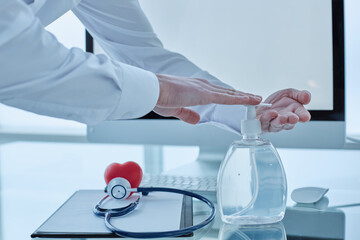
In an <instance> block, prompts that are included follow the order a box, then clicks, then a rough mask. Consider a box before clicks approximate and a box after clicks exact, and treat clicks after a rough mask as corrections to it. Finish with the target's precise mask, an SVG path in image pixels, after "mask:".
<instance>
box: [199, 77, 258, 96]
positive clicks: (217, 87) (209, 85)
mask: <svg viewBox="0 0 360 240" xmlns="http://www.w3.org/2000/svg"><path fill="white" fill-rule="evenodd" d="M196 80H198V81H200V82H202V83H203V87H204V88H206V89H208V90H211V91H214V92H221V93H226V94H229V95H239V96H243V95H247V96H252V97H261V96H259V95H255V94H252V93H245V92H242V91H238V90H236V89H233V88H227V87H223V86H221V85H216V84H213V83H211V82H209V81H207V80H204V79H201V78H196Z"/></svg>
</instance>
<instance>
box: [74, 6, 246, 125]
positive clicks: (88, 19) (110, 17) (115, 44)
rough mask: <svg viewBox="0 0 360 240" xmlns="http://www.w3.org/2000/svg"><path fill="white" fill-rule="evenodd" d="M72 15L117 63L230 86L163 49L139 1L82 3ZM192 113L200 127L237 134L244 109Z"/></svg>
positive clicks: (212, 106) (217, 108) (216, 107)
mask: <svg viewBox="0 0 360 240" xmlns="http://www.w3.org/2000/svg"><path fill="white" fill-rule="evenodd" d="M73 12H74V13H75V15H76V16H77V17H78V18H79V19H80V20H81V21H82V23H83V24H84V25H85V27H86V28H87V29H88V31H89V32H90V33H91V35H92V36H93V37H94V38H95V40H96V41H97V42H98V43H99V44H100V45H101V47H102V48H103V49H104V50H105V52H106V53H107V54H108V55H109V56H111V57H112V58H114V59H116V60H118V61H121V62H125V63H128V64H131V65H134V66H137V67H139V68H143V69H146V70H149V71H152V72H155V73H163V74H171V75H177V76H185V77H194V78H195V77H196V78H203V79H206V80H208V81H210V82H212V83H215V84H218V85H222V86H227V85H226V84H224V83H223V82H221V81H219V80H218V79H217V78H216V77H214V76H212V75H211V74H209V73H208V72H207V71H203V70H202V69H200V68H199V67H198V66H196V65H195V64H194V63H192V62H191V61H189V60H188V59H187V58H186V57H184V56H182V55H181V54H178V53H174V52H171V51H169V50H167V49H164V47H163V45H162V43H161V41H160V40H159V39H158V38H157V36H156V34H155V33H154V31H153V29H152V27H151V25H150V23H149V21H148V20H147V18H146V16H145V14H144V13H143V11H142V9H141V7H140V5H139V2H138V1H137V0H122V1H119V0H102V1H98V0H83V1H82V2H81V3H80V4H79V5H78V6H77V7H76V8H74V9H73ZM164 21H166V19H164ZM227 87H229V86H227ZM192 109H194V110H195V111H197V112H198V113H199V114H200V117H201V119H200V123H208V122H212V123H215V124H216V125H220V126H222V127H225V128H230V129H231V130H235V131H236V132H239V131H240V120H241V119H243V118H244V115H245V108H244V107H243V106H225V105H215V104H210V105H206V106H196V107H193V108H192Z"/></svg>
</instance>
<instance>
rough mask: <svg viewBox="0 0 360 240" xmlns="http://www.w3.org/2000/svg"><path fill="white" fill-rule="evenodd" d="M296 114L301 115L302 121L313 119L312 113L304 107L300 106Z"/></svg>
mask: <svg viewBox="0 0 360 240" xmlns="http://www.w3.org/2000/svg"><path fill="white" fill-rule="evenodd" d="M295 114H296V115H297V116H298V117H299V120H300V122H307V121H309V120H310V119H311V115H310V113H309V111H308V110H306V109H305V108H304V107H298V108H297V109H296V110H295Z"/></svg>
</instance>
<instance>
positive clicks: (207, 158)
mask: <svg viewBox="0 0 360 240" xmlns="http://www.w3.org/2000/svg"><path fill="white" fill-rule="evenodd" d="M227 150H228V149H227V148H224V147H208V146H206V147H204V146H200V149H199V156H198V158H197V159H196V160H195V161H193V162H191V163H189V164H185V165H183V166H181V167H179V168H176V169H173V170H170V171H166V172H164V174H167V175H175V176H193V177H216V176H217V174H218V170H219V167H220V164H221V161H222V160H223V159H224V157H225V154H226V152H227Z"/></svg>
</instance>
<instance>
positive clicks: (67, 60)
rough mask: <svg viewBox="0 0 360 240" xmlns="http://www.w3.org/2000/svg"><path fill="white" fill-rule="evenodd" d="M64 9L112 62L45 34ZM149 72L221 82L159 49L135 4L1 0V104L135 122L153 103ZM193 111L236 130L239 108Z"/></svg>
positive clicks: (88, 119)
mask: <svg viewBox="0 0 360 240" xmlns="http://www.w3.org/2000/svg"><path fill="white" fill-rule="evenodd" d="M69 10H72V11H73V12H74V14H75V15H76V16H77V17H78V18H79V19H80V21H81V22H82V23H83V24H84V25H85V27H86V28H87V29H88V31H89V32H90V33H91V35H92V36H93V37H94V38H95V39H96V41H97V42H98V43H99V44H100V45H101V46H102V48H103V49H104V50H105V51H106V53H107V54H108V55H109V56H110V58H109V57H107V56H105V55H93V54H89V53H85V52H83V51H82V50H80V49H78V48H71V49H67V48H65V47H64V46H63V45H62V44H61V43H59V42H58V41H57V39H56V38H55V37H54V36H53V35H52V34H51V33H49V32H47V31H46V30H45V29H44V26H47V25H48V24H50V23H51V22H53V21H54V20H56V19H57V18H58V17H60V16H61V15H62V14H64V13H65V12H67V11H69ZM164 21H165V20H164ZM154 73H166V74H172V75H178V76H186V77H198V78H203V79H207V80H208V81H211V82H214V83H216V84H223V83H221V82H220V81H219V80H218V79H216V78H215V77H213V76H212V75H210V74H209V73H208V72H206V71H203V70H201V69H200V68H198V67H197V66H196V65H195V64H193V63H192V62H190V61H189V60H188V59H186V58H185V57H184V56H182V55H180V54H177V53H174V52H171V51H168V50H166V49H164V48H163V46H162V44H161V42H160V40H159V39H158V38H157V36H156V34H155V33H154V32H153V30H152V28H151V25H150V23H149V22H148V20H147V18H146V16H145V15H144V13H143V12H142V10H141V8H140V6H139V3H138V1H137V0H101V1H99V0H0V79H1V80H0V101H1V103H4V104H7V105H10V106H14V107H17V108H21V109H24V110H28V111H31V112H35V113H38V114H43V115H48V116H53V117H59V118H64V119H71V120H76V121H79V122H83V123H87V124H96V123H98V122H100V121H103V120H114V119H130V118H137V117H140V116H143V115H145V114H146V113H148V112H150V111H151V110H152V109H153V108H154V106H155V104H156V102H157V99H158V95H159V83H158V80H157V78H156V76H155V74H154ZM193 109H194V110H195V111H197V112H199V113H200V116H201V122H202V123H204V122H213V123H218V124H221V125H224V126H226V127H230V128H231V129H234V130H237V131H239V129H240V119H242V118H243V116H244V108H243V107H241V106H222V105H214V104H212V105H207V106H199V107H193Z"/></svg>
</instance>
